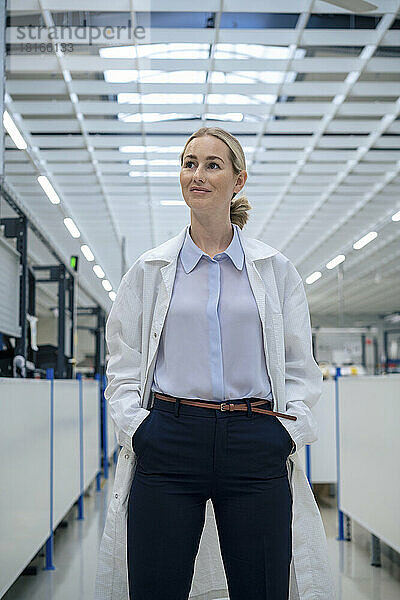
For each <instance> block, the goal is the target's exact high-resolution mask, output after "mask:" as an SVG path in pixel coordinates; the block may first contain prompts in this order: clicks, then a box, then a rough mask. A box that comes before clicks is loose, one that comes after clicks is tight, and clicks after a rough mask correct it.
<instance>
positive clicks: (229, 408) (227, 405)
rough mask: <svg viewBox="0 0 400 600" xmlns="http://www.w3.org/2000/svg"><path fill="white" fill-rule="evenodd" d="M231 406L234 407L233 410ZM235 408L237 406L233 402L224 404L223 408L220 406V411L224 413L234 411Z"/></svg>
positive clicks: (222, 404)
mask: <svg viewBox="0 0 400 600" xmlns="http://www.w3.org/2000/svg"><path fill="white" fill-rule="evenodd" d="M231 406H232V408H231ZM234 406H235V405H234V404H233V402H231V403H229V402H222V403H221V406H220V409H221V410H222V411H224V410H234V408H233V407H234Z"/></svg>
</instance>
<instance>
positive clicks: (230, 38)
mask: <svg viewBox="0 0 400 600" xmlns="http://www.w3.org/2000/svg"><path fill="white" fill-rule="evenodd" d="M375 4H376V5H378V8H377V10H375V11H372V12H368V13H365V14H358V15H355V14H351V13H349V12H348V11H346V10H344V9H341V8H338V7H337V6H333V5H332V4H329V3H327V2H323V1H322V0H321V1H315V2H309V1H299V0H281V1H280V2H276V1H275V0H263V1H258V0H248V2H247V3H246V5H245V7H246V12H244V10H243V3H242V2H240V1H239V0H225V1H223V0H221V1H215V0H212V1H211V0H203V2H202V5H201V12H200V11H190V12H188V11H187V8H188V7H190V8H191V5H190V4H188V3H187V2H183V1H180V0H179V1H177V0H176V1H174V0H170V1H168V2H166V1H164V2H163V1H161V0H152V1H151V2H133V1H129V0H114V2H112V3H110V2H108V1H107V2H106V1H105V0H96V1H94V0H8V4H7V6H8V17H9V20H8V28H9V29H8V30H7V40H8V44H9V45H8V56H7V57H6V102H5V104H6V106H5V108H6V110H7V111H8V112H9V114H10V116H11V117H12V118H13V119H14V121H15V123H16V124H17V126H18V128H19V130H20V132H21V133H22V135H23V137H24V138H25V140H26V142H27V144H28V147H27V149H26V150H18V149H17V148H16V147H15V144H14V143H13V141H12V140H11V138H10V137H9V136H8V135H6V138H5V143H6V152H5V174H6V183H7V186H8V188H9V190H10V192H11V193H12V194H13V195H14V196H15V197H16V198H17V199H18V202H19V203H20V205H21V206H23V207H24V210H26V211H27V213H28V214H30V215H32V217H33V218H34V219H35V221H36V223H37V226H38V227H40V228H41V230H42V231H43V232H44V233H45V235H46V237H47V239H48V240H49V241H50V242H51V243H52V244H53V245H54V246H55V247H56V248H57V249H58V251H59V253H60V254H61V255H62V256H64V257H65V258H66V260H68V259H69V256H70V255H71V254H80V286H81V288H82V289H81V291H80V294H81V296H80V297H79V296H78V299H79V301H80V302H82V303H83V304H87V302H88V301H89V300H90V297H91V298H92V299H93V298H95V299H96V300H97V301H98V303H99V304H101V305H102V306H104V307H105V308H107V309H108V308H109V307H110V306H111V300H110V299H109V296H108V293H107V292H106V291H105V290H104V288H103V286H102V285H101V282H100V280H99V279H98V278H97V276H96V275H95V274H94V273H93V271H92V264H93V263H88V262H87V261H86V259H85V258H84V257H83V255H82V254H81V252H80V246H81V244H82V243H85V244H88V245H89V247H90V248H91V250H92V252H93V254H94V255H95V260H96V262H97V263H98V264H100V265H101V267H102V268H103V270H104V272H105V276H106V278H107V279H108V280H109V281H110V282H111V284H112V287H113V290H117V288H118V285H119V282H120V278H121V274H122V273H124V272H126V270H127V269H128V268H129V266H130V264H132V262H133V261H134V260H136V258H137V257H138V256H139V255H140V254H141V253H142V252H144V251H145V250H148V249H149V248H152V247H154V246H156V245H158V244H161V243H162V242H163V241H165V240H166V239H168V238H170V237H172V236H173V235H175V234H176V233H178V232H179V230H180V229H182V228H183V227H184V225H185V224H186V223H188V222H190V210H189V208H188V206H187V205H186V204H185V202H184V200H183V197H182V194H181V190H180V184H179V170H180V165H179V154H180V152H181V150H182V148H183V146H184V144H185V141H186V140H187V138H188V137H189V136H190V135H191V133H193V132H194V131H196V130H197V129H199V128H200V127H203V126H213V125H217V126H220V127H223V128H225V129H227V130H228V131H229V132H231V133H232V134H233V135H235V136H236V137H237V138H238V139H239V141H240V142H241V144H242V146H243V148H244V151H245V155H246V161H247V172H248V179H247V182H246V185H245V187H244V188H243V192H244V193H246V195H247V197H248V199H249V201H250V204H251V205H252V210H251V211H250V218H249V221H248V223H247V225H246V226H245V228H244V230H243V232H244V234H245V235H247V236H249V237H254V238H257V239H259V240H262V241H264V242H266V243H268V244H270V245H272V246H274V247H276V248H278V249H279V250H280V251H281V252H283V253H284V254H285V255H286V256H288V257H289V258H290V260H291V261H293V263H294V264H295V266H296V268H297V269H298V271H299V273H300V274H301V276H302V277H303V279H304V280H305V279H306V278H307V277H308V276H309V275H310V274H311V273H313V272H315V271H320V272H321V274H322V276H321V277H320V278H319V279H318V280H317V281H315V282H314V283H312V284H310V285H306V291H307V296H308V300H309V304H310V310H311V312H312V313H315V314H318V315H322V316H323V315H332V314H336V313H337V312H338V310H340V311H343V312H344V313H345V314H346V315H352V317H353V318H354V319H356V316H357V318H358V317H360V315H363V314H364V315H376V314H380V315H385V314H388V313H391V312H395V311H399V310H400V244H399V241H400V221H393V220H392V215H394V213H396V211H399V210H400V122H399V111H400V31H399V29H400V11H399V9H400V1H390V0H386V1H385V0H383V1H379V0H375ZM27 25H31V26H32V31H33V32H34V35H35V36H38V35H39V32H40V26H45V25H47V27H55V26H57V27H58V30H54V31H56V32H57V33H58V35H59V37H58V39H57V40H55V41H58V42H59V44H60V43H62V42H63V43H66V44H67V45H66V47H65V49H66V51H65V52H62V51H61V50H60V46H59V47H58V49H57V48H56V49H54V48H49V50H50V51H47V50H48V48H46V49H45V50H46V51H41V49H40V47H39V43H38V42H37V40H38V37H36V38H35V37H34V38H33V41H32V42H31V43H32V44H33V45H32V46H31V47H30V48H29V47H28V46H27V44H28V43H29V40H28V38H27V37H24V38H23V41H21V37H18V30H17V29H16V28H17V27H27ZM61 27H63V28H64V29H63V30H62V29H61ZM78 27H81V32H82V31H84V30H83V27H86V28H88V27H92V28H95V29H92V30H91V31H92V34H93V38H95V39H92V40H91V43H89V41H88V39H87V38H86V39H83V36H82V35H81V37H79V35H78V34H79V30H78V29H77V28H78ZM117 27H119V28H120V29H119V30H118V29H117ZM135 28H136V29H135ZM140 28H143V29H140ZM23 31H24V32H25V35H26V29H23ZM42 31H43V30H42ZM88 31H89V30H88V29H85V32H86V34H87V32H88ZM41 35H42V36H43V37H41V40H42V41H44V40H45V39H46V37H45V34H44V33H42V34H41ZM97 35H98V36H99V37H98V38H97V39H96V36H97ZM140 35H142V36H144V37H143V38H142V39H138V38H139V36H140ZM69 36H71V37H69ZM107 38H108V39H107ZM70 40H72V41H70ZM143 42H145V43H143ZM35 44H36V46H35ZM68 44H72V46H68ZM42 50H43V47H42ZM121 51H123V53H121ZM40 174H41V175H46V176H47V177H48V179H49V180H50V182H51V183H52V185H53V187H54V189H55V190H56V192H57V193H58V196H59V198H60V200H61V202H60V204H58V205H53V204H51V203H50V201H49V199H48V198H47V196H46V194H45V193H44V191H43V189H42V187H41V186H40V185H39V183H38V182H37V176H38V175H40ZM166 201H180V203H181V204H180V205H179V204H178V205H168V204H167V203H165V204H163V202H166ZM6 210H7V209H6V208H5V207H4V206H3V208H2V212H3V215H4V211H6ZM64 217H71V218H73V220H74V222H75V224H76V225H77V227H78V228H79V230H80V232H81V237H80V238H79V239H74V238H72V237H71V235H70V234H69V232H68V231H67V229H66V228H65V226H64V223H63V218H64ZM370 231H375V232H377V234H378V235H377V237H376V238H375V239H374V240H373V241H372V242H370V243H369V244H368V245H366V246H364V247H363V248H362V249H360V250H355V249H354V248H353V243H354V242H356V241H357V240H359V239H360V238H361V237H362V236H364V235H365V234H367V233H368V232H370ZM338 254H343V255H345V257H346V258H345V261H344V262H343V263H342V265H341V266H340V267H335V268H333V269H327V267H326V263H327V262H328V261H329V260H331V259H333V258H334V257H336V256H337V255H338ZM31 261H32V262H33V263H34V264H48V261H49V256H48V252H47V251H46V249H45V248H44V247H42V245H41V244H39V243H35V244H34V243H32V247H31ZM338 272H339V276H338ZM342 274H343V280H341V279H340V277H341V275H342ZM338 283H340V284H341V285H342V289H343V298H342V300H341V302H340V303H338ZM85 293H86V296H85ZM46 294H47V296H46V295H45V294H44V293H43V294H40V302H39V304H40V306H42V309H43V310H44V309H45V308H48V307H49V306H50V305H54V301H53V300H54V299H53V298H52V297H51V294H50V296H49V292H48V291H46ZM92 303H93V302H92ZM354 323H356V321H355V320H354ZM360 323H361V321H360Z"/></svg>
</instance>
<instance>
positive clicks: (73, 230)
mask: <svg viewBox="0 0 400 600" xmlns="http://www.w3.org/2000/svg"><path fill="white" fill-rule="evenodd" d="M64 225H65V227H66V228H67V229H68V231H69V232H70V234H71V235H72V237H73V238H78V237H81V232H80V231H79V229H78V228H77V226H76V225H75V223H74V222H73V220H72V219H71V218H70V217H66V218H65V219H64Z"/></svg>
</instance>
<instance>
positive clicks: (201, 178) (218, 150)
mask: <svg viewBox="0 0 400 600" xmlns="http://www.w3.org/2000/svg"><path fill="white" fill-rule="evenodd" d="M246 179H247V173H246V171H241V172H240V174H239V175H235V174H234V172H233V168H232V163H231V161H230V158H229V148H228V146H227V145H226V144H225V143H224V142H223V141H221V140H219V139H218V138H216V137H214V136H211V135H205V136H203V137H199V138H194V139H193V140H191V142H189V144H188V145H187V146H186V150H185V154H184V157H183V164H182V167H181V172H180V182H181V188H182V194H183V197H184V199H185V202H186V204H187V205H188V206H190V208H194V209H198V208H200V209H201V208H203V207H204V208H208V207H211V206H212V207H213V210H215V209H216V208H217V205H220V206H221V207H222V206H229V205H230V201H231V199H232V195H233V194H234V193H236V194H237V193H238V192H239V191H240V190H241V189H242V187H243V186H244V184H245V182H246ZM195 188H202V189H203V190H206V191H196V189H195Z"/></svg>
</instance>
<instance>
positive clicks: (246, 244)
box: [143, 224, 278, 263]
mask: <svg viewBox="0 0 400 600" xmlns="http://www.w3.org/2000/svg"><path fill="white" fill-rule="evenodd" d="M189 227H190V224H188V225H185V227H184V228H183V229H181V231H180V232H179V233H178V234H177V235H176V236H174V237H172V238H170V239H168V240H167V241H166V242H164V243H163V244H160V245H159V246H156V247H155V248H152V249H151V250H148V251H147V252H146V253H145V256H144V257H143V260H144V261H145V262H152V261H160V260H161V261H164V262H166V263H171V262H173V261H174V260H176V259H177V257H178V254H179V252H180V250H181V248H182V246H183V243H184V241H185V237H186V233H188V235H189V232H188V230H189ZM234 228H235V232H236V234H237V236H238V239H239V241H240V244H241V247H242V249H243V251H244V254H245V256H246V257H247V259H248V260H249V261H251V262H253V261H256V260H262V259H264V258H269V257H271V256H274V255H275V254H277V253H278V250H277V249H276V248H273V247H272V246H269V245H268V244H266V243H265V242H261V241H260V240H257V239H254V238H250V237H247V235H244V234H243V232H242V230H241V229H240V227H239V226H238V225H234ZM193 243H194V242H193ZM235 256H236V255H235Z"/></svg>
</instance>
